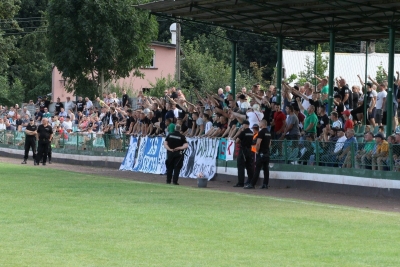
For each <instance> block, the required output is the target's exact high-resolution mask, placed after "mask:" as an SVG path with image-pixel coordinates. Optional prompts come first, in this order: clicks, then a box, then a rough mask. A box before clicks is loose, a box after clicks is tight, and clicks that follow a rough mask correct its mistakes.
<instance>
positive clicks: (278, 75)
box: [276, 36, 283, 105]
mask: <svg viewBox="0 0 400 267" xmlns="http://www.w3.org/2000/svg"><path fill="white" fill-rule="evenodd" d="M282 51H283V36H279V37H278V62H277V66H276V102H277V103H278V104H279V105H281V95H282V93H281V90H282V89H281V88H282Z"/></svg>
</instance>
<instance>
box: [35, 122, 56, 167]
mask: <svg viewBox="0 0 400 267" xmlns="http://www.w3.org/2000/svg"><path fill="white" fill-rule="evenodd" d="M37 132H38V136H39V140H38V155H37V157H36V163H37V164H39V162H40V161H41V160H42V157H43V165H45V164H46V160H47V153H48V148H49V145H50V136H51V135H52V134H53V129H52V128H51V126H50V125H49V124H48V125H47V126H44V125H43V124H41V125H39V127H38V129H37Z"/></svg>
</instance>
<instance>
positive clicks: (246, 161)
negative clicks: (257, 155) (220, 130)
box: [234, 121, 254, 187]
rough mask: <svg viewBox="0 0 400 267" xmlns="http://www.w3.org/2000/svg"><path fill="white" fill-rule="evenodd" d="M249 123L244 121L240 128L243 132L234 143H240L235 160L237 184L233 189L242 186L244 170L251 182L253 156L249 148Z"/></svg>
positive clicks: (250, 138)
mask: <svg viewBox="0 0 400 267" xmlns="http://www.w3.org/2000/svg"><path fill="white" fill-rule="evenodd" d="M249 124H250V123H249V122H248V121H244V122H243V123H242V127H243V128H244V130H243V131H242V132H241V133H240V135H239V136H238V137H237V138H236V143H240V152H239V155H238V158H237V168H238V183H237V184H236V185H234V187H243V186H244V176H245V175H244V174H245V173H244V170H245V169H246V171H247V176H248V179H247V180H248V181H251V179H252V178H253V173H254V156H253V154H254V153H252V152H251V146H252V144H253V135H254V134H253V132H252V131H251V130H250V128H249Z"/></svg>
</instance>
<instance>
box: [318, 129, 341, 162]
mask: <svg viewBox="0 0 400 267" xmlns="http://www.w3.org/2000/svg"><path fill="white" fill-rule="evenodd" d="M333 130H334V131H336V135H337V137H338V139H337V141H336V142H335V143H334V144H335V146H334V148H333V151H331V152H328V153H325V154H324V155H322V157H321V159H322V162H324V164H325V165H326V166H330V167H334V166H335V165H337V157H338V156H339V155H340V153H341V152H342V151H343V145H344V142H345V141H346V140H347V138H346V135H345V134H344V129H342V128H340V129H337V128H333Z"/></svg>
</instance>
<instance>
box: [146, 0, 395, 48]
mask: <svg viewBox="0 0 400 267" xmlns="http://www.w3.org/2000/svg"><path fill="white" fill-rule="evenodd" d="M138 7H139V8H141V9H147V10H149V11H151V13H152V14H154V15H157V16H170V17H176V18H180V19H184V20H193V21H197V22H200V23H210V24H214V25H218V26H223V27H229V28H233V29H236V30H243V31H251V32H255V33H260V34H272V35H276V36H279V35H282V36H285V37H291V38H295V39H301V40H309V41H313V42H326V41H329V31H330V30H332V29H335V31H336V41H342V42H346V41H350V40H370V39H380V38H387V37H388V35H389V28H388V26H390V25H391V26H394V27H395V28H399V27H400V22H399V20H400V12H399V9H400V1H390V0H376V1H365V0H337V1H332V0H320V1H317V0H315V1H312V0H308V1H307V0H306V1H303V0H266V1H260V0H256V1H250V0H197V1H193V0H177V1H175V0H163V1H155V2H151V3H147V4H142V5H138Z"/></svg>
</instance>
